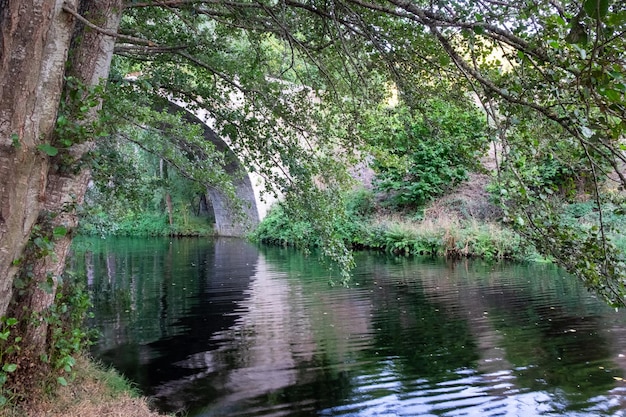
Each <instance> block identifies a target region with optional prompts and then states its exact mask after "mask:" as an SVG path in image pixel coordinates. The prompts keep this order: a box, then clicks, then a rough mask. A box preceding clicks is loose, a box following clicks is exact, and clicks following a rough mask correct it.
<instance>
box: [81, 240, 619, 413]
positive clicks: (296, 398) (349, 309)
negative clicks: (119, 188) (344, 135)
mask: <svg viewBox="0 0 626 417" xmlns="http://www.w3.org/2000/svg"><path fill="white" fill-rule="evenodd" d="M85 248H87V249H88V250H87V251H86V252H83V250H84V249H85ZM74 263H75V268H77V269H81V268H82V269H85V270H86V271H87V275H88V283H89V286H90V289H91V291H92V292H93V298H94V303H95V319H94V320H93V323H92V325H93V326H94V327H95V328H97V329H98V330H100V331H101V332H102V337H101V339H100V341H99V342H98V344H97V345H96V346H95V349H94V354H95V355H96V356H97V357H99V358H101V359H102V360H103V361H105V362H107V363H110V364H113V365H114V366H115V367H116V368H117V369H119V370H120V371H122V372H123V373H124V374H125V375H126V376H127V377H129V378H130V379H131V380H133V381H135V382H136V383H137V384H138V386H139V387H140V388H141V390H143V392H144V393H145V394H146V395H148V396H150V397H152V399H153V400H154V403H155V405H157V406H158V407H159V408H160V409H161V410H164V411H169V412H175V411H180V410H186V411H187V414H186V415H188V416H190V417H191V416H359V417H361V416H481V417H483V416H538V415H541V416H625V415H626V411H625V410H626V383H625V382H624V380H623V378H624V376H625V373H626V372H625V370H626V356H625V355H626V326H625V323H626V317H625V315H624V314H623V313H622V312H619V313H617V312H615V311H614V310H612V309H609V308H608V307H606V306H605V305H603V304H602V303H600V302H598V301H597V300H596V299H594V298H593V297H592V296H591V295H589V294H588V293H587V292H586V291H585V290H584V289H582V288H581V287H580V286H579V285H578V284H577V283H576V282H575V281H573V280H572V279H570V278H568V277H567V276H565V275H564V274H563V273H561V272H559V271H558V270H557V269H555V268H553V267H551V266H548V265H531V266H528V265H526V266H520V265H501V264H495V265H493V264H487V263H482V262H469V261H462V262H456V263H450V262H448V263H447V262H445V261H439V260H407V259H401V260H398V259H392V258H387V257H384V256H380V255H374V254H363V253H360V254H357V265H358V267H357V269H356V271H355V274H354V279H353V282H352V284H351V287H350V288H344V287H340V286H339V287H331V286H329V285H328V280H329V278H330V277H331V275H330V273H329V271H328V270H327V269H326V267H325V266H324V265H322V264H319V263H318V262H317V261H316V259H315V258H314V257H309V258H307V257H304V256H303V255H301V254H299V253H295V252H293V251H290V250H286V249H276V248H261V249H258V248H256V247H255V246H253V245H250V244H247V243H245V242H242V241H239V240H234V239H219V240H202V239H177V240H168V239H152V240H146V239H141V240H130V239H114V240H105V241H85V242H83V244H82V245H80V246H79V250H78V251H77V254H76V256H75V259H74Z"/></svg>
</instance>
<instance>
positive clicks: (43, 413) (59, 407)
mask: <svg viewBox="0 0 626 417" xmlns="http://www.w3.org/2000/svg"><path fill="white" fill-rule="evenodd" d="M74 370H75V377H74V379H73V380H72V381H70V383H69V384H68V385H67V386H61V385H55V386H54V387H52V388H50V387H47V388H46V387H40V388H39V389H38V392H33V393H31V394H32V395H30V397H29V399H28V402H23V403H18V404H12V405H11V406H6V407H5V408H0V416H2V417H26V416H28V417H103V416H110V417H118V416H119V417H122V416H124V417H126V416H128V417H130V416H132V417H159V416H162V415H161V414H158V413H156V412H153V411H151V410H150V408H149V405H148V402H147V400H146V399H145V398H142V397H140V396H139V394H138V392H137V390H136V389H134V388H133V386H132V385H131V384H130V383H129V382H128V380H126V379H125V378H123V377H122V376H120V375H119V374H118V373H117V372H116V371H115V370H113V369H107V368H105V367H104V366H102V365H99V364H96V363H94V362H92V361H91V360H90V359H88V358H87V357H85V356H82V357H79V358H78V359H77V361H76V365H75V367H74Z"/></svg>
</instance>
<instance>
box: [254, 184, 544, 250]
mask: <svg viewBox="0 0 626 417" xmlns="http://www.w3.org/2000/svg"><path fill="white" fill-rule="evenodd" d="M472 180H473V181H472V182H468V183H466V184H465V185H464V186H463V187H460V188H457V189H456V190H455V192H454V193H451V194H449V195H447V196H444V197H442V198H440V199H437V200H435V201H433V202H431V203H430V204H428V205H427V206H426V207H423V208H421V209H418V210H414V211H402V212H398V211H395V210H393V208H389V207H386V206H385V205H384V203H385V201H384V199H381V198H380V197H379V196H377V195H375V194H374V193H373V192H371V191H367V190H359V191H355V192H354V193H352V194H351V195H349V196H348V197H347V198H346V200H345V201H346V211H347V213H348V215H347V218H346V219H347V220H346V221H343V222H342V223H340V224H336V225H335V226H334V227H335V229H336V230H337V231H338V233H339V234H340V235H341V237H342V239H343V240H344V242H345V243H346V244H347V245H348V246H350V247H352V248H353V249H373V250H378V251H384V252H387V253H390V254H395V255H403V256H410V255H432V256H445V257H453V258H458V257H476V258H483V259H513V260H528V259H537V258H538V256H537V254H536V252H535V251H534V249H533V248H532V247H529V246H528V245H526V244H524V242H523V240H522V239H521V238H520V237H519V236H518V235H517V234H516V233H515V232H513V231H512V230H510V229H508V228H507V227H506V226H504V225H503V224H501V223H500V222H499V219H500V217H501V213H500V211H499V210H498V209H497V208H496V207H495V206H494V205H493V204H491V203H490V202H489V198H488V195H487V192H486V191H485V187H484V185H485V183H486V182H487V181H488V178H487V177H486V176H475V177H474V178H473V179H472ZM253 240H256V241H258V242H262V243H267V244H271V245H283V246H286V245H293V246H315V245H317V244H318V243H319V242H318V241H317V237H316V235H315V232H314V227H313V225H312V224H310V223H309V222H307V221H306V220H298V221H294V220H293V219H290V218H288V216H287V215H286V214H285V212H284V211H283V210H282V209H281V208H280V207H276V208H275V209H273V210H272V212H271V213H270V214H269V215H268V217H267V218H266V219H265V220H264V221H263V222H262V223H261V225H260V226H259V228H258V229H257V231H256V232H255V234H254V235H253Z"/></svg>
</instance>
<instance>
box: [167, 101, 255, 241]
mask: <svg viewBox="0 0 626 417" xmlns="http://www.w3.org/2000/svg"><path fill="white" fill-rule="evenodd" d="M170 111H171V112H174V113H180V114H182V117H183V119H184V120H185V121H186V122H188V123H194V124H198V125H200V126H202V128H203V135H204V138H205V139H206V140H208V141H210V142H211V143H213V144H214V145H215V149H217V151H219V152H221V153H223V154H224V156H225V161H226V164H225V166H224V170H225V171H226V173H227V174H228V175H230V177H231V178H232V182H233V185H234V188H235V197H236V199H237V200H238V201H239V204H237V205H238V206H239V207H234V206H233V205H232V203H231V201H230V200H229V198H228V196H227V195H226V194H225V193H224V192H222V191H221V190H219V189H216V188H213V187H207V195H208V197H209V199H210V200H211V204H212V205H213V211H214V214H215V228H216V233H217V234H218V235H219V236H233V237H242V236H245V235H246V234H247V233H249V232H250V231H252V230H253V229H254V228H255V227H256V226H257V225H258V224H259V222H260V220H261V216H260V214H259V203H258V201H257V196H256V193H255V189H254V187H253V184H252V181H251V180H250V175H249V174H248V172H246V170H245V168H244V167H243V165H242V164H241V162H240V161H239V159H238V158H237V155H235V153H234V152H233V151H232V150H231V149H230V147H229V146H228V144H227V143H226V142H225V141H224V140H223V139H222V138H221V137H219V136H218V135H217V134H216V133H215V131H214V130H213V129H212V128H211V127H210V126H208V125H207V123H206V122H205V121H203V120H202V119H200V118H199V117H197V116H196V115H195V114H193V113H191V112H190V111H189V110H188V109H186V108H184V107H181V106H180V105H178V104H175V103H172V102H170ZM209 169H210V168H209Z"/></svg>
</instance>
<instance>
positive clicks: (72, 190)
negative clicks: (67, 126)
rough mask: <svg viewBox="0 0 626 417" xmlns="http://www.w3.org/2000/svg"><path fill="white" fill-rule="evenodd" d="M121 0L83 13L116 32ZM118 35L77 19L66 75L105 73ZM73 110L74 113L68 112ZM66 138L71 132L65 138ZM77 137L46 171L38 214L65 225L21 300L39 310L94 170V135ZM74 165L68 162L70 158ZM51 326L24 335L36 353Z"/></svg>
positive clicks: (88, 6)
mask: <svg viewBox="0 0 626 417" xmlns="http://www.w3.org/2000/svg"><path fill="white" fill-rule="evenodd" d="M122 6H123V4H122V0H81V1H80V10H79V13H80V14H81V15H82V16H83V17H85V18H87V19H88V20H90V21H91V22H94V23H96V24H97V26H99V27H100V28H102V29H105V30H106V31H108V32H116V31H117V29H118V27H119V23H120V19H121V15H122V8H123V7H122ZM114 45H115V38H114V37H112V36H108V35H105V34H103V33H102V32H100V31H96V30H93V29H91V28H87V27H85V26H84V25H83V24H79V25H78V27H77V30H76V33H75V35H74V40H73V42H72V48H71V58H70V63H69V66H68V71H67V75H68V76H72V77H74V78H76V79H77V80H78V81H79V82H80V83H82V84H84V85H85V86H86V87H92V86H95V85H97V84H99V83H100V82H101V80H103V79H106V77H107V76H108V73H109V68H110V64H111V58H112V56H113V47H114ZM98 110H99V108H92V109H91V110H90V112H89V113H88V115H87V117H86V118H84V119H82V120H80V122H78V121H75V122H77V123H85V124H91V123H92V122H93V121H95V120H96V119H97V117H98V113H97V112H98ZM70 116H71V115H70ZM64 139H68V138H64ZM69 139H72V140H78V139H80V140H79V141H78V142H77V143H75V144H73V145H72V146H71V147H70V148H69V149H67V151H65V150H64V151H63V155H62V154H61V153H60V154H59V156H57V157H56V158H57V159H56V160H55V162H56V163H54V164H51V165H50V168H49V170H48V173H47V183H46V189H45V200H44V202H43V208H42V211H41V213H40V216H39V223H40V226H41V230H47V231H48V233H50V232H49V231H51V230H55V229H56V230H61V231H63V232H61V233H56V234H55V236H54V240H53V248H52V253H50V254H49V255H48V256H45V257H40V258H38V259H36V261H35V262H34V265H33V269H32V272H33V278H32V283H31V285H30V287H29V288H30V291H29V292H28V294H27V296H26V297H25V298H24V299H23V301H22V302H21V303H20V307H21V308H24V307H26V308H27V309H28V311H29V312H30V313H32V314H35V316H37V314H38V313H43V312H44V311H46V310H47V309H48V308H49V307H50V306H51V305H52V303H53V302H54V298H55V293H56V287H57V285H58V278H59V276H60V275H61V274H62V273H63V269H64V268H65V262H66V259H67V254H68V252H69V248H70V244H71V241H72V231H73V230H74V229H75V227H76V226H77V224H78V219H77V216H76V206H77V205H79V204H82V202H83V197H84V195H85V191H86V189H87V183H88V181H89V177H90V170H89V169H88V168H86V167H85V166H84V164H83V161H82V158H83V157H84V155H85V153H86V152H87V151H89V150H90V149H92V148H93V146H94V144H95V142H94V141H95V138H93V137H92V138H87V139H86V140H85V138H69ZM68 155H69V156H70V159H69V160H70V161H72V162H71V164H72V166H67V164H68V162H67V161H68V158H67V156H68ZM46 335H47V326H46V324H45V321H43V320H42V321H41V323H40V324H39V326H29V328H28V330H27V332H26V334H25V335H24V341H25V343H26V344H28V345H29V347H30V348H31V350H32V351H33V352H34V353H38V352H44V351H45V348H46Z"/></svg>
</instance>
